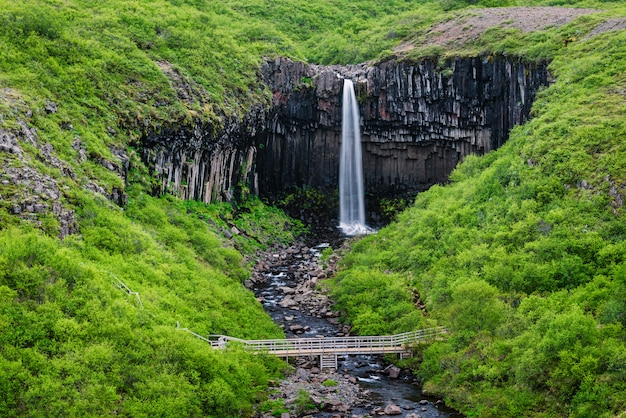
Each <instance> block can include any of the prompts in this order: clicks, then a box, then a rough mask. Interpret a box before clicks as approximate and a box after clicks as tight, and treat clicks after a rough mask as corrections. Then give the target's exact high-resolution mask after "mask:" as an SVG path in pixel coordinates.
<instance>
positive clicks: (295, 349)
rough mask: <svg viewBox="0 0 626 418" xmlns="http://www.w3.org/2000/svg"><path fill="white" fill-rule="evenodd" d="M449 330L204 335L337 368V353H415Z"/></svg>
mask: <svg viewBox="0 0 626 418" xmlns="http://www.w3.org/2000/svg"><path fill="white" fill-rule="evenodd" d="M446 333H447V330H446V329H445V328H444V327H437V328H428V329H421V330H417V331H411V332H405V333H402V334H396V335H383V336H365V337H359V336H351V337H314V338H288V339H276V340H242V339H239V338H233V337H229V336H226V335H210V336H209V338H208V339H207V338H203V339H204V340H206V341H208V342H209V343H210V344H211V346H212V347H213V348H216V349H224V348H226V347H227V346H231V345H232V346H235V345H241V346H243V347H244V349H246V350H250V351H252V352H254V353H255V354H260V353H267V354H272V355H275V356H278V357H282V358H289V357H298V356H320V367H321V368H331V367H332V368H337V356H339V355H348V354H392V353H395V354H399V355H400V358H402V357H403V356H410V355H411V350H410V349H411V347H412V346H414V345H417V344H420V343H427V342H431V341H433V340H435V339H438V338H441V337H442V336H444V335H445V334H446Z"/></svg>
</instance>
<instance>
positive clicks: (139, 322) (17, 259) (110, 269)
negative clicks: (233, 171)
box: [0, 194, 283, 417]
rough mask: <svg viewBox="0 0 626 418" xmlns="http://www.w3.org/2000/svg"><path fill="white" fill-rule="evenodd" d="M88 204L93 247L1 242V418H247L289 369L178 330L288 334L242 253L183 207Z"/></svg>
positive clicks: (85, 199) (169, 202)
mask: <svg viewBox="0 0 626 418" xmlns="http://www.w3.org/2000/svg"><path fill="white" fill-rule="evenodd" d="M79 198H80V199H81V201H80V204H79V205H78V207H79V208H80V213H79V216H80V219H81V222H80V223H81V233H82V237H79V236H69V237H67V238H65V240H64V241H62V242H61V241H59V240H58V239H56V238H51V237H47V236H45V235H43V234H42V233H40V232H37V231H35V230H28V228H26V227H22V228H21V229H17V228H15V227H10V228H5V229H3V230H2V231H0V266H1V268H0V295H1V297H0V319H1V321H0V324H1V325H0V327H1V328H2V332H1V333H0V347H2V350H1V351H0V369H1V370H2V373H0V376H2V377H1V378H0V392H1V393H2V394H3V396H2V402H0V415H2V416H21V415H28V416H39V415H62V416H86V415H109V414H112V413H118V414H123V415H132V416H136V415H141V416H144V415H149V414H156V415H171V416H180V415H181V414H182V415H186V416H196V415H203V416H215V417H222V416H238V415H240V414H243V415H247V414H249V413H250V412H251V410H252V401H254V400H255V399H257V397H258V396H259V395H260V394H261V393H262V392H263V391H264V390H265V389H266V388H267V384H268V379H269V378H270V377H272V376H274V377H277V376H278V373H279V372H280V370H281V369H282V367H283V366H282V363H281V362H279V361H278V360H277V359H273V358H264V357H255V356H253V355H251V354H248V353H244V352H241V351H232V350H230V351H227V352H221V351H217V350H213V349H210V348H209V347H208V345H207V343H206V342H204V341H202V340H199V339H197V338H195V337H193V336H192V335H190V334H188V333H186V332H184V331H182V330H180V329H178V324H179V325H180V327H181V328H189V329H191V330H192V331H194V332H196V333H198V334H200V335H205V336H206V335H209V334H228V335H235V336H239V337H242V338H260V337H269V336H274V337H279V336H281V335H282V332H281V331H280V330H279V329H278V328H277V327H276V325H274V324H273V322H272V321H271V320H270V319H269V318H268V317H267V316H265V315H264V314H263V313H262V308H261V306H260V304H259V303H258V302H257V301H256V300H255V299H254V296H253V295H252V294H251V293H250V292H248V291H247V290H246V289H245V288H244V287H243V286H242V284H241V280H242V279H244V278H245V277H247V274H248V273H247V271H246V270H244V269H243V268H242V259H241V255H240V254H239V253H238V252H237V251H235V250H234V249H232V248H226V247H224V246H223V245H222V242H221V241H220V239H219V238H218V237H217V236H216V235H215V234H214V233H213V232H212V231H211V229H210V228H209V224H207V222H205V221H203V220H200V219H198V218H197V217H193V216H188V215H187V213H186V211H185V210H184V204H183V203H182V202H180V201H178V200H176V199H173V198H169V197H165V198H161V199H157V198H153V197H149V196H146V195H143V194H139V195H137V196H133V198H131V203H130V204H129V205H128V208H127V210H126V211H125V212H122V211H121V210H119V209H115V208H114V207H112V206H111V204H110V203H108V202H104V201H98V200H95V199H93V198H92V197H90V196H88V195H85V196H80V197H79ZM131 292H136V293H131Z"/></svg>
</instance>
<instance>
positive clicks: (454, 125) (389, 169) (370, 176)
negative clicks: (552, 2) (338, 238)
mask: <svg viewBox="0 0 626 418" xmlns="http://www.w3.org/2000/svg"><path fill="white" fill-rule="evenodd" d="M264 77H265V80H266V82H267V84H268V85H269V86H270V88H271V89H272V93H273V106H272V108H271V110H270V115H269V117H268V130H267V134H266V135H265V137H264V138H265V140H264V143H263V147H262V149H260V150H259V155H258V159H257V161H258V173H259V178H260V179H262V181H260V183H259V186H260V192H261V194H263V195H269V196H273V195H275V194H277V193H280V191H281V190H284V189H285V188H288V187H303V186H310V187H316V188H321V189H332V188H336V187H337V184H338V180H337V177H338V172H339V170H338V161H339V147H340V142H341V91H342V86H343V79H344V78H350V79H352V80H353V81H354V82H355V89H356V93H357V96H358V100H359V103H360V111H361V120H362V121H361V129H362V131H361V133H362V144H363V171H364V181H365V191H366V194H368V195H372V196H384V195H395V194H397V193H410V194H413V193H417V192H419V191H422V190H425V189H427V188H428V187H430V186H431V185H433V184H435V183H442V182H445V181H446V180H447V178H448V175H449V174H450V172H451V171H452V169H453V168H454V167H455V166H456V164H457V163H458V162H459V161H460V160H462V159H463V157H465V156H466V155H468V154H483V153H485V152H489V151H490V150H492V149H495V148H497V147H499V146H500V145H502V144H503V143H504V142H505V141H506V140H507V138H508V132H509V130H510V129H511V128H512V127H513V126H514V125H516V124H519V123H521V122H523V121H524V120H525V119H527V118H528V117H529V113H530V108H531V105H532V101H533V98H534V95H535V93H536V92H537V90H538V89H539V88H540V87H541V86H545V85H547V84H548V82H549V74H548V71H547V65H546V64H528V63H523V62H521V61H519V60H513V59H510V58H463V59H461V58H457V59H455V60H453V61H451V62H449V63H447V65H445V66H443V67H439V66H438V64H437V63H436V62H434V61H428V60H424V61H421V62H418V63H409V62H395V61H387V62H383V63H379V64H377V65H375V66H367V65H358V66H332V67H321V66H313V65H311V66H310V65H306V64H303V63H297V62H292V61H289V60H287V59H281V58H279V59H276V60H274V61H271V62H268V63H267V64H266V66H265V68H264Z"/></svg>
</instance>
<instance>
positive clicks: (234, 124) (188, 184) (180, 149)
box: [140, 106, 267, 203]
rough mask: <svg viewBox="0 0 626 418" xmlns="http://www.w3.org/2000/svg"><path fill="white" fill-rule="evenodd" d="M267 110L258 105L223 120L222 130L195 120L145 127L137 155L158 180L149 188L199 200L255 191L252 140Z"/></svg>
mask: <svg viewBox="0 0 626 418" xmlns="http://www.w3.org/2000/svg"><path fill="white" fill-rule="evenodd" d="M266 114H267V111H266V109H265V108H264V107H263V106H257V107H255V108H254V109H253V110H252V111H251V112H250V113H249V114H248V115H247V116H246V117H245V118H244V119H243V120H238V119H235V118H231V119H228V120H226V122H225V123H224V127H223V128H222V129H218V128H217V127H216V126H215V125H213V124H210V123H194V124H191V125H186V126H170V127H161V128H159V129H154V130H150V131H148V132H146V133H145V134H144V135H143V137H142V139H141V146H140V154H141V158H142V160H143V161H144V162H145V163H146V164H147V165H148V167H150V168H151V169H152V170H153V174H154V175H155V176H156V178H158V179H159V183H160V184H159V186H158V188H157V190H154V192H156V193H163V192H170V193H173V194H175V195H177V196H179V197H181V198H183V199H189V200H192V199H193V200H199V201H203V202H204V203H210V202H211V201H230V200H231V199H232V198H233V196H236V197H240V196H241V195H242V194H245V193H253V194H257V193H258V186H257V182H258V180H257V177H256V172H255V171H254V163H255V160H256V157H257V147H256V144H258V143H260V142H261V138H260V135H261V134H263V133H264V132H265V131H266V124H265V117H266Z"/></svg>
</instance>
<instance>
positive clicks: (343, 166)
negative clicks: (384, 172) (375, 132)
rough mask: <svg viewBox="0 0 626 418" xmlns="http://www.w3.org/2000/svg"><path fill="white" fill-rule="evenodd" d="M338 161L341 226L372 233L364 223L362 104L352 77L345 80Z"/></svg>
mask: <svg viewBox="0 0 626 418" xmlns="http://www.w3.org/2000/svg"><path fill="white" fill-rule="evenodd" d="M342 107H343V109H342V119H341V153H340V160H339V228H340V229H341V230H342V231H343V233H344V234H346V235H358V234H365V233H368V232H371V230H370V228H368V227H367V226H366V225H365V203H364V193H363V162H362V159H361V130H360V128H359V105H358V103H357V101H356V96H355V94H354V86H353V85H352V81H351V80H348V79H346V80H344V83H343V103H342Z"/></svg>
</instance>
